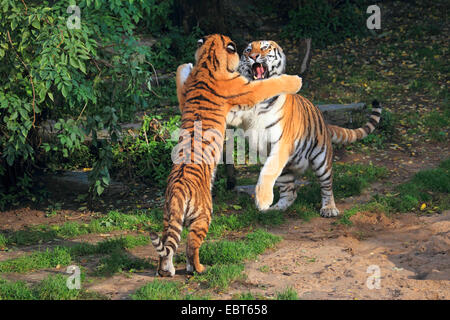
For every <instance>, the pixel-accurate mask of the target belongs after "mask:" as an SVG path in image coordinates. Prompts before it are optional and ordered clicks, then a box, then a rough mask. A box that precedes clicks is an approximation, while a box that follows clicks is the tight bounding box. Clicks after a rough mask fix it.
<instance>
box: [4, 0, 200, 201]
mask: <svg viewBox="0 0 450 320" xmlns="http://www.w3.org/2000/svg"><path fill="white" fill-rule="evenodd" d="M69 5H75V1H62V0H57V1H39V2H38V1H26V2H22V1H14V0H5V1H2V3H1V5H0V16H1V19H0V39H1V41H0V87H1V88H2V90H1V92H0V206H2V207H4V206H6V205H8V204H11V203H12V202H15V201H17V199H18V198H19V197H22V198H27V199H31V198H32V196H30V194H29V193H27V190H28V191H30V190H31V187H32V179H31V178H32V177H33V174H34V171H35V168H36V164H37V165H38V166H40V167H45V166H46V165H47V163H51V161H48V159H49V158H56V159H67V158H69V157H71V155H72V154H74V153H76V152H77V151H79V150H82V149H83V150H84V152H86V146H85V145H84V144H83V142H84V140H85V139H86V137H89V140H90V141H91V144H92V148H93V149H94V150H95V152H94V153H93V154H94V159H91V161H90V162H91V164H92V167H93V170H92V171H91V174H90V181H91V191H92V192H93V193H95V194H101V193H102V192H103V190H104V188H105V187H106V186H107V185H108V184H109V182H110V169H111V167H112V163H113V150H112V148H111V144H112V143H115V142H117V141H118V137H119V134H120V131H121V127H120V124H119V123H120V121H123V120H130V119H134V116H135V112H136V111H137V110H145V109H146V108H148V107H149V106H150V105H155V103H154V102H152V100H155V99H156V100H158V99H159V101H160V100H161V96H159V94H158V93H157V91H160V92H161V90H159V89H154V88H153V87H152V82H151V81H150V80H151V79H153V80H155V78H156V77H155V76H156V74H155V72H156V70H162V69H164V68H166V69H169V70H173V69H174V67H175V66H176V64H177V63H178V62H179V60H180V58H181V59H185V58H186V57H187V55H189V60H191V59H192V53H193V50H194V49H195V43H196V42H195V41H193V40H192V39H193V37H194V36H196V35H194V33H196V32H200V31H199V30H198V29H196V30H194V32H193V35H191V36H185V37H183V36H182V35H181V33H180V30H179V29H178V28H177V27H175V26H173V25H172V22H171V20H170V19H171V15H172V13H173V10H174V7H173V0H151V1H148V0H127V1H106V0H95V1H94V0H80V1H77V2H76V5H77V6H78V7H79V9H80V13H81V20H80V23H79V26H77V24H76V22H77V20H76V17H74V12H76V11H73V12H72V13H67V12H68V6H69ZM74 23H75V24H74ZM71 24H72V25H71ZM72 26H75V28H72ZM78 27H79V28H78ZM143 34H145V35H146V37H150V38H151V39H154V38H158V40H159V41H156V42H155V43H153V44H151V45H148V41H142V40H143V39H142V37H143V36H142V37H141V36H138V35H143ZM180 39H182V40H183V41H180ZM144 40H145V39H144ZM144 43H147V45H144ZM184 46H186V47H184ZM171 88H172V87H171ZM157 95H158V96H157ZM173 96H174V95H172V98H171V99H172V100H171V101H172V102H173ZM100 131H104V132H106V137H105V136H104V134H103V135H102V137H101V138H100V136H99V132H100ZM53 163H55V161H54V162H53ZM24 179H25V180H24ZM35 199H36V197H35Z"/></svg>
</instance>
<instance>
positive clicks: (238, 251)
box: [200, 230, 281, 265]
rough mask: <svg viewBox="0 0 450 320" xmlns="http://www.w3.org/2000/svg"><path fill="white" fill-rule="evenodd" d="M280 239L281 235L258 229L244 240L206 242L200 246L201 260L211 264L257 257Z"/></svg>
mask: <svg viewBox="0 0 450 320" xmlns="http://www.w3.org/2000/svg"><path fill="white" fill-rule="evenodd" d="M280 240H281V238H280V237H279V236H275V235H273V234H270V233H268V232H266V231H263V230H256V231H254V232H252V233H249V234H247V236H246V237H245V238H244V239H243V240H237V241H228V240H220V241H210V242H206V243H204V244H203V246H202V247H201V248H200V261H201V262H202V263H204V264H209V265H214V264H227V263H237V262H241V261H243V260H244V259H251V258H254V257H256V256H257V255H259V254H261V253H263V252H264V251H265V250H266V249H267V248H271V247H273V246H274V245H275V244H276V243H278V242H279V241H280Z"/></svg>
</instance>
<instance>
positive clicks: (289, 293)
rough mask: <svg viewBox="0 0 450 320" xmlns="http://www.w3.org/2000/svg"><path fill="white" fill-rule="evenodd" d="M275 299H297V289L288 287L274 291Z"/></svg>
mask: <svg viewBox="0 0 450 320" xmlns="http://www.w3.org/2000/svg"><path fill="white" fill-rule="evenodd" d="M276 299H277V300H298V294H297V291H295V290H294V289H293V288H291V287H288V288H286V289H284V290H283V291H281V292H277V293H276Z"/></svg>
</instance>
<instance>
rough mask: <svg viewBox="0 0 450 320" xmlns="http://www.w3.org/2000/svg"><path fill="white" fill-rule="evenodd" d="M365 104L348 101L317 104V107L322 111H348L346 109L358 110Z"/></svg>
mask: <svg viewBox="0 0 450 320" xmlns="http://www.w3.org/2000/svg"><path fill="white" fill-rule="evenodd" d="M365 106H366V104H365V103H362V102H360V103H350V104H319V105H317V107H318V108H319V109H320V111H322V112H333V111H348V110H358V109H363V108H364V107H365Z"/></svg>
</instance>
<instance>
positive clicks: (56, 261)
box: [0, 236, 150, 273]
mask: <svg viewBox="0 0 450 320" xmlns="http://www.w3.org/2000/svg"><path fill="white" fill-rule="evenodd" d="M148 243H150V237H145V236H125V237H118V238H115V239H107V240H105V241H101V242H99V243H97V244H89V243H80V244H76V245H74V246H72V247H55V248H54V249H53V250H49V249H48V248H47V249H46V250H45V251H35V252H33V253H31V254H30V255H24V256H21V257H19V258H14V259H9V260H5V261H2V262H0V272H19V273H24V272H29V271H31V270H39V269H45V268H55V267H57V266H67V265H69V264H70V263H71V262H72V261H74V260H75V259H76V258H78V257H81V256H86V255H93V254H112V253H116V255H117V254H118V252H121V251H123V250H125V249H131V248H134V247H136V246H142V245H147V244H148ZM114 261H115V260H114V259H113V260H111V261H110V260H106V261H104V265H105V266H106V267H103V268H102V269H101V270H103V271H104V272H105V273H106V272H107V271H108V272H110V271H112V270H120V269H121V268H120V266H121V265H120V264H118V263H114ZM121 261H122V264H124V262H123V259H122V260H121ZM136 264H137V263H136ZM147 265H148V264H146V266H147ZM128 266H134V265H133V264H125V265H124V266H122V269H124V268H126V267H128Z"/></svg>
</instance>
